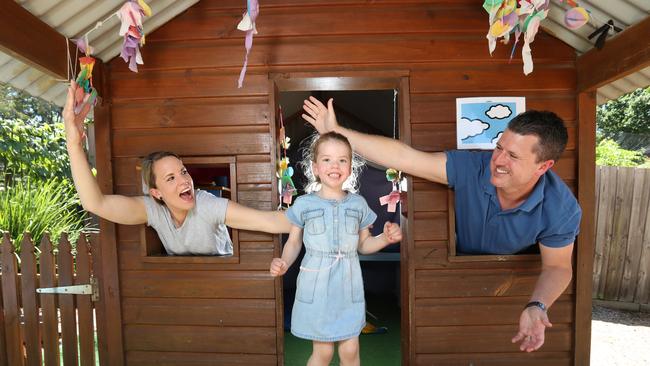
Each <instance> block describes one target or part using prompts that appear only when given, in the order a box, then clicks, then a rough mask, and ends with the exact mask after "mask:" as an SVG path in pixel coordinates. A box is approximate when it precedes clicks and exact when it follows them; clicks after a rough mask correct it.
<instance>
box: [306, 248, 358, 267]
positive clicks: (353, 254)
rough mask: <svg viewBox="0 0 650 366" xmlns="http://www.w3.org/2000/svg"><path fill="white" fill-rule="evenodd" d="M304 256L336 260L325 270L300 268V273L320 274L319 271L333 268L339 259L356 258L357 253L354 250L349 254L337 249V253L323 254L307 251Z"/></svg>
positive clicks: (322, 252) (317, 251)
mask: <svg viewBox="0 0 650 366" xmlns="http://www.w3.org/2000/svg"><path fill="white" fill-rule="evenodd" d="M305 255H311V256H314V257H329V258H336V260H334V262H332V264H330V265H329V266H327V267H325V268H319V269H313V268H307V267H303V266H300V270H301V271H307V272H320V271H325V270H328V269H330V268H332V267H334V266H335V265H336V263H338V262H339V261H340V260H341V258H354V257H356V256H358V253H357V251H356V250H354V251H349V252H341V250H340V249H339V251H338V252H324V251H320V250H311V249H309V250H307V252H306V253H305Z"/></svg>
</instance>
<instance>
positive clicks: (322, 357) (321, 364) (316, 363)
mask: <svg viewBox="0 0 650 366" xmlns="http://www.w3.org/2000/svg"><path fill="white" fill-rule="evenodd" d="M313 345H314V346H313V351H312V353H311V356H310V357H309V360H308V361H307V366H328V365H329V364H330V361H332V357H333V356H334V343H332V342H319V341H313Z"/></svg>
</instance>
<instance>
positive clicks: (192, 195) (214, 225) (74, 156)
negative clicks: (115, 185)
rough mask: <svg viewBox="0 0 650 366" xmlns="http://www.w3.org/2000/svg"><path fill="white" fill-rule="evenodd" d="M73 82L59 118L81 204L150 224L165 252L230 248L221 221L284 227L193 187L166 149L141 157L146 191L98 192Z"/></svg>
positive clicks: (273, 229)
mask: <svg viewBox="0 0 650 366" xmlns="http://www.w3.org/2000/svg"><path fill="white" fill-rule="evenodd" d="M77 88H78V86H77V84H76V83H75V82H74V81H71V84H70V88H69V89H68V97H67V99H66V103H65V107H64V109H63V120H64V123H65V136H66V145H67V148H68V155H69V156H70V168H71V170H72V179H73V180H74V184H75V187H76V189H77V193H78V194H79V200H80V201H81V204H82V206H83V208H84V209H85V210H87V211H90V212H92V213H94V214H96V215H97V216H99V217H102V218H104V219H106V220H109V221H112V222H115V223H118V224H126V225H136V224H144V223H146V224H148V225H149V226H152V227H153V228H154V229H155V230H156V232H157V233H158V236H159V237H160V240H161V241H162V243H163V245H164V247H165V250H166V251H167V254H169V255H183V254H200V255H214V254H232V242H231V241H230V237H229V236H228V231H227V230H226V229H225V227H224V224H225V225H228V226H231V227H234V228H237V229H244V230H253V231H266V232H269V233H286V232H289V229H290V224H289V222H288V221H287V219H286V217H285V216H284V214H283V213H282V212H278V211H260V210H255V209H252V208H248V207H246V206H242V205H240V204H238V203H236V202H233V201H230V200H227V199H224V198H221V197H215V196H213V195H211V194H210V193H207V192H204V191H195V190H194V183H193V181H192V177H191V176H190V175H189V174H188V172H187V169H185V166H183V162H182V161H181V159H180V158H179V157H178V155H176V154H174V153H170V152H155V153H152V154H149V155H148V156H147V157H146V158H145V159H144V160H143V161H142V177H143V180H144V182H145V184H146V186H147V193H148V194H149V195H147V196H136V197H131V196H122V195H106V194H103V193H102V192H101V190H100V189H99V185H98V184H97V181H96V180H95V177H93V174H92V172H91V170H90V165H89V164H88V160H87V159H86V153H85V152H84V149H83V146H82V141H83V136H84V127H83V122H84V119H85V117H86V115H87V114H88V112H89V110H90V106H89V105H86V106H85V108H84V109H82V110H81V112H80V113H78V114H75V112H74V103H75V100H74V99H75V91H76V90H77Z"/></svg>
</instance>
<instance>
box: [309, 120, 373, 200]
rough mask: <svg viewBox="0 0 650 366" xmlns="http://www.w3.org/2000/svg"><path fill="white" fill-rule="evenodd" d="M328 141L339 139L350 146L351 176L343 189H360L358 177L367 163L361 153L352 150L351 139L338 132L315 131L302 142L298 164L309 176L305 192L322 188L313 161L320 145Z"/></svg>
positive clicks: (352, 190)
mask: <svg viewBox="0 0 650 366" xmlns="http://www.w3.org/2000/svg"><path fill="white" fill-rule="evenodd" d="M327 141H338V142H341V143H343V144H345V145H346V146H347V147H348V150H349V151H350V176H349V177H348V179H346V180H345V182H343V189H344V190H346V191H349V192H356V191H358V188H359V187H358V186H359V182H358V178H359V174H360V173H361V170H362V169H363V166H364V165H365V161H364V160H363V158H361V156H360V155H358V154H355V153H354V151H352V145H351V144H350V141H349V140H348V139H347V137H345V136H343V135H341V134H340V133H337V132H327V133H324V134H322V135H319V134H318V133H314V134H313V135H312V136H310V137H308V138H306V139H304V140H303V141H302V142H301V143H300V145H301V148H300V150H301V151H302V160H301V161H300V162H299V163H298V164H299V165H300V166H301V168H302V170H303V172H304V174H305V177H306V178H307V186H305V192H306V193H312V192H317V191H319V190H320V188H321V182H320V179H319V178H318V177H317V176H315V175H314V172H313V171H312V169H311V165H312V163H313V162H316V158H317V157H318V150H319V149H320V146H321V145H322V144H323V143H324V142H327Z"/></svg>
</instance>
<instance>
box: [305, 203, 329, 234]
mask: <svg viewBox="0 0 650 366" xmlns="http://www.w3.org/2000/svg"><path fill="white" fill-rule="evenodd" d="M324 216H325V211H324V210H323V209H322V208H318V209H315V210H309V211H305V212H303V214H302V218H303V220H304V221H305V230H306V231H307V232H308V233H309V234H311V235H320V234H322V233H324V232H325V217H324Z"/></svg>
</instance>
